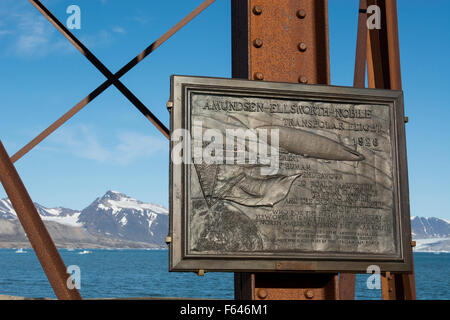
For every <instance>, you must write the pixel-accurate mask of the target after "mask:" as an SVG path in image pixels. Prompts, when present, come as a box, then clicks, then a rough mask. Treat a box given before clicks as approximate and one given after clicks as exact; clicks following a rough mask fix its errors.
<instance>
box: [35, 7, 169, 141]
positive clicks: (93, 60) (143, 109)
mask: <svg viewBox="0 0 450 320" xmlns="http://www.w3.org/2000/svg"><path fill="white" fill-rule="evenodd" d="M30 2H31V3H32V4H33V6H35V7H36V8H37V9H38V10H39V11H40V12H41V13H42V14H43V15H44V17H45V18H47V20H49V21H50V22H51V23H52V24H53V25H54V26H55V27H56V29H58V30H59V31H60V32H61V33H62V34H63V35H64V36H65V37H66V38H67V39H68V40H69V41H70V42H71V43H72V44H73V45H74V46H75V47H76V48H77V49H78V50H79V51H80V52H81V53H82V54H83V55H84V56H85V57H86V58H87V59H88V60H89V61H90V62H91V63H92V64H93V65H94V66H95V67H96V68H97V69H98V70H99V71H100V72H101V73H102V74H103V75H104V76H105V77H106V78H107V79H108V80H110V81H111V82H112V84H113V85H114V86H115V87H116V88H117V89H118V90H119V91H120V92H122V94H123V95H124V96H125V97H127V99H128V100H130V102H131V103H132V104H133V105H134V106H135V107H136V108H137V109H138V110H139V111H140V112H141V113H142V114H143V115H144V116H145V117H146V118H147V119H148V120H150V122H151V123H153V125H154V126H155V127H156V128H157V129H158V130H159V131H161V133H162V134H163V135H164V136H166V137H167V138H169V136H170V133H169V129H167V127H166V126H165V125H164V124H163V123H162V122H161V121H160V120H159V119H158V118H157V117H156V116H155V115H154V114H153V113H152V112H151V111H150V110H149V109H148V108H147V107H146V106H145V105H144V104H143V103H142V102H141V101H140V100H139V99H138V98H137V97H136V96H135V95H134V94H133V93H132V92H131V91H130V90H129V89H128V88H127V87H126V86H125V85H124V84H123V83H122V82H121V81H120V80H119V79H118V78H117V77H116V76H115V75H114V74H113V73H112V72H111V71H109V69H108V68H107V67H106V66H105V65H104V64H103V63H102V62H101V61H100V60H99V59H98V58H97V57H96V56H95V55H94V54H93V53H92V52H91V51H90V50H89V49H88V48H87V47H86V46H85V45H84V44H83V43H82V42H81V41H80V40H78V39H77V37H75V36H74V35H73V34H72V33H71V32H70V31H69V30H68V29H67V28H66V27H65V26H64V25H63V24H62V23H61V22H60V21H59V20H58V19H57V18H56V17H55V16H54V15H53V14H52V13H51V12H50V11H49V10H48V9H47V8H46V7H45V6H44V5H43V4H42V3H41V2H40V1H38V0H30Z"/></svg>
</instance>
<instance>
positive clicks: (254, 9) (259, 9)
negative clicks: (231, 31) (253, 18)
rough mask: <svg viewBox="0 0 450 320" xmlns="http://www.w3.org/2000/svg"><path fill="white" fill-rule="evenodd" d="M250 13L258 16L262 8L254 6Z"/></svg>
mask: <svg viewBox="0 0 450 320" xmlns="http://www.w3.org/2000/svg"><path fill="white" fill-rule="evenodd" d="M252 11H253V14H255V15H257V16H259V15H260V14H261V13H262V8H261V6H254V7H253V10H252Z"/></svg>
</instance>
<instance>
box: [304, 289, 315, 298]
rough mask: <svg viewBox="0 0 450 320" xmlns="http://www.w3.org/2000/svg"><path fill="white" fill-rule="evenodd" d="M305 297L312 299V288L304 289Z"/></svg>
mask: <svg viewBox="0 0 450 320" xmlns="http://www.w3.org/2000/svg"><path fill="white" fill-rule="evenodd" d="M305 297H306V298H307V299H312V298H314V291H312V290H306V291H305Z"/></svg>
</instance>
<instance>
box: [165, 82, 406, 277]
mask: <svg viewBox="0 0 450 320" xmlns="http://www.w3.org/2000/svg"><path fill="white" fill-rule="evenodd" d="M171 100H172V102H173V108H172V109H171V171H170V187H171V189H170V217H171V224H170V235H171V238H172V242H171V244H170V270H172V271H195V270H199V269H203V270H206V271H274V270H289V271H311V270H313V271H357V272H365V271H366V270H367V268H368V267H369V266H370V265H378V266H379V267H380V268H381V270H382V271H400V272H402V271H410V269H411V256H410V255H411V248H410V242H411V239H410V237H411V236H410V234H411V233H410V222H409V203H408V185H407V168H406V151H405V134H404V121H403V119H404V115H403V94H402V92H401V91H391V90H374V89H355V88H347V87H332V86H319V85H300V84H298V85H297V84H286V83H271V82H257V81H247V80H234V79H233V80H230V79H216V78H204V77H184V76H173V77H172V97H171Z"/></svg>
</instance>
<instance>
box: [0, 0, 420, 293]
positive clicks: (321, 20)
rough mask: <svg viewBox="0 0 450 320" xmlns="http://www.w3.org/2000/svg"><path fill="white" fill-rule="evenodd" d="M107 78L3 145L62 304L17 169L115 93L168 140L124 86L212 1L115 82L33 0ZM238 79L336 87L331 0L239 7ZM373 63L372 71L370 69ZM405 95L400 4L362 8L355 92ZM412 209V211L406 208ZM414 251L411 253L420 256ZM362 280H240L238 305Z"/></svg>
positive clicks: (345, 288)
mask: <svg viewBox="0 0 450 320" xmlns="http://www.w3.org/2000/svg"><path fill="white" fill-rule="evenodd" d="M29 1H30V2H31V3H32V4H33V5H34V6H35V7H36V8H37V9H38V10H39V11H40V12H41V13H42V14H43V15H44V16H45V17H46V18H47V19H48V20H49V21H50V22H51V23H52V24H53V25H54V26H55V27H56V28H57V29H58V30H59V31H60V32H61V33H62V34H63V35H64V36H65V37H66V38H67V39H68V40H69V41H70V42H71V43H72V44H73V45H74V46H75V47H76V48H77V49H78V50H79V51H80V52H81V53H82V54H83V55H84V56H85V57H86V58H87V59H88V60H89V61H90V62H91V63H92V64H93V65H94V66H95V67H96V68H97V69H98V70H99V71H100V72H101V73H102V74H103V75H104V76H105V77H106V78H107V80H106V81H105V82H104V83H102V84H101V85H100V86H99V87H97V88H96V89H94V90H93V91H92V92H91V93H90V94H89V95H88V96H86V97H85V98H83V99H82V100H81V101H80V102H79V103H77V104H76V105H75V106H74V107H72V108H71V109H70V110H69V111H68V112H66V113H65V114H64V115H63V116H61V117H60V118H59V119H58V120H57V121H55V122H54V123H53V124H52V125H51V126H49V127H48V128H47V129H46V130H44V131H43V132H42V133H40V134H39V135H38V136H37V137H36V138H35V139H33V140H32V141H31V142H30V143H28V144H27V145H26V146H24V147H23V148H22V149H20V150H19V151H18V152H17V153H16V154H14V155H13V156H12V157H9V156H8V154H7V153H6V150H5V149H4V147H3V145H2V144H1V142H0V180H1V182H2V184H3V186H4V188H5V191H6V193H7V194H8V196H9V198H10V200H11V202H12V205H13V207H14V209H15V211H16V212H17V215H18V217H19V220H20V222H21V224H22V226H23V227H24V230H25V232H26V234H27V236H28V239H29V240H30V243H31V245H32V246H33V249H34V250H35V252H36V255H37V256H38V258H39V261H40V263H41V265H42V267H43V269H44V271H45V273H46V275H47V277H48V279H49V282H50V284H51V285H52V287H53V289H54V291H55V294H56V296H57V297H58V299H73V300H75V299H81V296H80V294H79V292H78V291H77V290H76V289H69V288H68V286H67V281H70V279H69V278H70V276H69V275H68V274H67V273H66V268H65V266H64V263H63V261H62V259H61V257H60V255H59V253H58V251H57V249H56V247H55V245H54V243H53V241H52V239H51V237H50V235H49V233H48V231H47V230H46V228H45V225H44V224H43V222H42V220H41V218H40V216H39V214H38V212H37V210H36V208H35V207H34V205H33V202H32V200H31V198H30V196H29V195H28V192H27V191H26V188H25V186H24V185H23V183H22V181H21V179H20V177H19V175H18V173H17V171H16V169H15V167H14V162H16V161H17V160H19V159H20V158H21V157H23V156H24V155H25V154H26V153H27V152H29V151H30V150H31V149H32V148H33V147H35V146H36V145H37V144H39V143H40V142H41V141H42V140H44V139H45V138H46V137H48V136H49V135H50V134H51V133H52V132H54V131H55V130H56V129H57V128H59V127H60V126H61V125H62V124H63V123H65V122H66V121H67V120H69V119H70V118H71V117H72V116H74V115H75V114H76V113H77V112H78V111H80V110H81V109H82V108H84V107H85V106H86V105H87V104H88V103H89V102H90V101H92V100H94V99H95V98H96V97H97V96H99V95H100V94H101V93H102V92H103V91H105V90H106V89H107V88H108V87H109V86H111V85H114V86H115V87H116V88H117V89H118V90H119V91H120V92H121V93H122V94H123V95H124V96H125V97H126V98H127V99H128V100H129V101H130V102H131V103H132V104H133V105H134V106H135V107H136V108H137V109H138V110H139V111H140V112H141V113H142V114H143V115H144V116H145V117H146V118H147V119H148V120H149V121H150V122H151V123H152V124H153V125H155V126H156V127H157V128H158V129H159V131H160V132H161V133H162V134H163V135H164V136H165V137H167V138H170V136H169V130H168V129H167V127H166V126H165V125H164V124H163V123H162V122H161V121H160V120H159V119H158V118H157V117H156V116H155V115H154V114H153V113H152V112H151V111H150V110H149V109H148V108H147V107H146V106H145V104H144V103H143V102H141V101H140V100H139V99H138V98H137V97H136V96H135V95H134V94H133V93H132V92H131V91H130V90H129V89H128V88H127V87H126V86H125V85H124V84H123V83H122V82H121V81H120V78H121V77H122V76H123V75H125V74H126V73H127V72H128V71H130V70H131V69H132V68H133V67H134V66H136V65H137V64H138V63H139V62H140V61H142V60H143V59H144V58H145V57H147V56H148V55H149V54H150V53H152V52H153V51H154V50H156V49H157V48H158V47H159V46H160V45H161V44H163V43H164V42H165V41H166V40H167V39H169V38H170V37H171V36H172V35H173V34H175V33H176V32H177V31H178V30H180V29H181V28H182V27H183V26H184V25H186V24H187V23H189V22H190V21H191V20H192V19H193V18H194V17H195V16H197V15H198V14H199V13H201V12H202V11H203V10H204V9H206V8H207V7H208V6H209V5H211V4H212V3H213V2H214V1H215V0H206V1H204V2H203V3H202V4H201V5H200V6H199V7H197V8H196V9H195V10H194V11H192V12H191V13H190V14H189V15H187V16H186V17H185V18H184V19H183V20H181V21H180V22H179V23H178V24H176V25H175V26H174V27H173V28H171V29H170V30H169V31H168V32H167V33H165V34H164V35H163V36H162V37H160V38H159V39H158V40H156V41H155V42H153V43H152V44H151V45H149V46H148V47H147V48H146V49H145V50H144V51H142V52H141V53H140V54H139V55H137V56H136V57H135V58H134V59H132V60H130V62H129V63H127V64H126V65H125V66H124V67H122V68H121V69H120V70H119V71H118V72H116V73H115V74H113V73H112V72H111V71H110V70H109V69H108V68H107V67H106V66H105V65H104V64H103V63H102V62H101V61H100V60H99V59H98V58H97V57H96V56H95V55H94V54H93V53H92V52H91V51H89V49H88V48H87V47H86V46H85V45H84V44H83V43H82V42H81V41H79V40H78V39H77V38H76V37H75V36H74V35H73V34H72V33H71V32H70V31H69V30H68V29H67V28H66V27H65V26H64V25H63V24H62V23H61V22H60V21H59V20H58V19H56V17H55V16H54V15H53V14H52V13H51V12H50V11H49V10H48V9H47V8H46V7H45V6H44V5H43V4H42V3H41V2H40V1H38V0H29ZM231 6H232V68H233V70H232V73H233V77H234V78H246V79H250V80H256V81H281V82H293V83H303V84H306V83H309V84H330V61H329V44H328V43H329V34H328V3H327V0H284V1H277V0H231ZM368 6H377V7H378V8H380V16H381V26H382V27H381V29H371V30H368V29H367V27H366V20H367V8H368ZM366 62H367V63H366ZM366 64H367V73H368V74H367V79H368V85H369V87H370V88H383V89H392V90H401V70H400V54H399V40H398V22H397V6H396V0H360V5H359V19H358V33H357V46H356V59H355V74H354V86H355V87H364V86H365V79H366V76H365V70H366ZM405 205H409V204H405ZM413 245H414V244H413V243H412V244H411V248H409V249H410V250H412V246H413ZM354 295H355V274H349V273H341V274H337V273H328V274H319V273H317V274H311V273H236V274H235V297H236V299H298V300H302V299H353V298H354ZM382 297H383V299H415V282H414V273H409V274H394V273H390V272H385V273H383V274H382Z"/></svg>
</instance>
